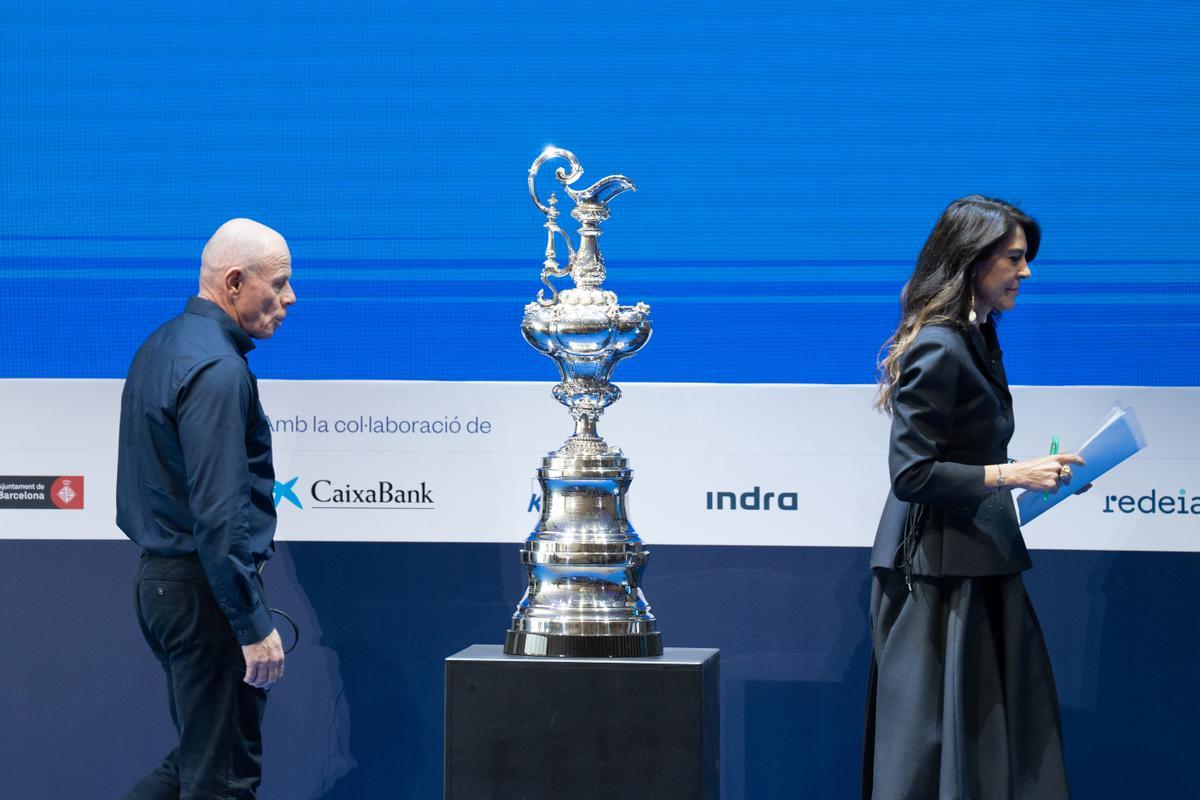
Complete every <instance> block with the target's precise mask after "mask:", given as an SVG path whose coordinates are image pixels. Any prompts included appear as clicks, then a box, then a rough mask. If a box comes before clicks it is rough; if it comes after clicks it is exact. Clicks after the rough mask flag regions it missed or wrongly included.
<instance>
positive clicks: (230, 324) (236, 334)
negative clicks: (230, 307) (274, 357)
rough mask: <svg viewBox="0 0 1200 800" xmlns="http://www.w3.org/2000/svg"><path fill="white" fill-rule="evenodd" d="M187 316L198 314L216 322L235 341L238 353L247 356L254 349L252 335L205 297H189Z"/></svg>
mask: <svg viewBox="0 0 1200 800" xmlns="http://www.w3.org/2000/svg"><path fill="white" fill-rule="evenodd" d="M183 310H184V312H185V313H187V314H197V315H199V316H201V317H208V318H209V319H211V320H213V321H215V322H216V323H217V324H219V325H220V326H221V327H222V328H224V330H225V333H227V334H229V338H230V339H232V340H233V344H234V346H235V347H237V349H238V352H239V353H241V354H242V355H246V353H249V352H250V351H251V350H253V349H254V340H253V339H251V338H250V334H248V333H246V332H245V331H244V330H242V329H241V328H240V327H239V326H238V324H237V323H236V322H234V321H233V318H232V317H230V316H229V315H228V314H226V313H225V312H224V310H222V309H221V307H220V306H219V305H217V304H216V303H214V302H213V301H211V300H205V299H204V298H203V297H189V298H188V301H187V305H185V306H184V307H183Z"/></svg>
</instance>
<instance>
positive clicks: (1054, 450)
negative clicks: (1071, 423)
mask: <svg viewBox="0 0 1200 800" xmlns="http://www.w3.org/2000/svg"><path fill="white" fill-rule="evenodd" d="M1050 455H1052V456H1056V455H1058V437H1057V436H1051V437H1050ZM1042 499H1043V500H1049V499H1050V493H1049V492H1042Z"/></svg>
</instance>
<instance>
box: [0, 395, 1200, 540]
mask: <svg viewBox="0 0 1200 800" xmlns="http://www.w3.org/2000/svg"><path fill="white" fill-rule="evenodd" d="M121 385H122V382H121V381H116V380H3V381H0V415H2V416H0V538H9V539H18V538H38V539H41V538H57V539H110V538H120V537H121V533H120V531H119V530H118V529H117V528H116V526H115V524H114V522H113V520H114V515H115V511H114V506H115V504H114V498H113V494H114V486H115V470H116V443H117V426H118V415H119V406H120V393H121ZM621 386H622V390H623V391H624V398H623V399H622V400H621V401H620V402H618V403H617V404H616V405H615V406H613V407H612V408H610V409H609V410H608V413H606V414H605V416H604V417H603V418H602V419H601V422H600V431H601V433H602V434H603V435H604V436H605V438H606V439H607V440H608V441H609V442H610V443H611V444H614V445H617V446H620V447H622V448H623V449H624V450H625V453H626V455H627V456H628V457H629V459H630V463H631V466H632V467H633V468H634V475H635V477H634V482H633V485H632V488H631V489H630V493H629V501H630V503H629V508H630V519H631V521H632V523H633V524H634V526H635V527H636V528H637V530H638V532H639V533H640V534H641V536H642V538H643V539H644V540H645V541H646V542H647V543H648V544H650V545H654V544H706V545H730V544H745V545H791V546H795V545H814V546H815V545H820V546H854V547H866V546H869V545H870V544H871V540H872V537H873V536H874V532H875V525H876V523H877V521H878V515H879V511H880V509H881V508H882V506H883V500H884V497H885V496H886V493H887V486H888V477H887V456H886V448H887V439H888V420H887V418H886V417H883V416H881V415H880V414H878V413H876V412H875V411H873V410H872V409H871V400H872V398H873V396H874V391H875V390H874V387H872V386H825V385H795V384H766V385H747V384H678V383H672V384H638V383H625V384H622V385H621ZM260 387H261V391H262V398H263V406H264V408H265V409H266V411H267V413H268V415H270V417H271V420H272V425H273V428H274V430H275V433H274V447H275V471H276V477H277V478H278V483H277V485H276V500H277V507H278V510H279V530H278V538H279V539H281V540H293V541H426V542H428V541H433V542H512V543H514V544H515V543H517V542H520V541H521V540H523V539H524V538H525V536H527V535H528V533H529V532H530V531H531V530H532V529H533V526H534V524H535V523H536V522H537V517H538V510H539V506H540V497H539V496H538V494H537V488H536V484H535V482H534V480H533V475H534V470H535V469H536V468H537V466H538V465H539V463H540V459H541V457H542V456H543V455H544V454H545V453H546V451H548V450H552V449H554V448H556V447H557V446H558V445H559V444H561V442H562V440H563V439H564V438H565V437H566V436H567V435H569V434H570V432H571V427H572V426H571V420H570V417H569V415H568V414H567V412H566V410H565V409H563V408H562V407H561V406H560V405H559V404H558V403H557V402H555V401H554V399H553V398H552V397H551V396H550V386H549V385H548V384H541V383H439V382H406V381H396V382H391V381H369V382H357V381H355V382H350V381H346V382H342V381H266V380H264V381H261V382H260ZM1013 395H1014V403H1015V406H1016V415H1017V421H1018V424H1017V434H1016V436H1015V437H1014V439H1013V442H1012V444H1011V446H1010V453H1011V454H1012V455H1013V456H1014V457H1017V458H1024V457H1031V456H1034V455H1039V454H1043V453H1045V452H1047V448H1048V444H1049V441H1050V437H1051V436H1052V435H1057V436H1058V437H1059V439H1060V440H1061V442H1062V445H1063V449H1064V451H1065V450H1067V449H1068V448H1070V447H1071V446H1073V445H1075V444H1078V443H1079V442H1080V441H1081V440H1082V439H1083V437H1085V436H1086V435H1087V433H1088V432H1089V431H1091V429H1092V428H1093V427H1094V426H1095V425H1096V423H1097V422H1099V421H1100V419H1102V418H1103V417H1104V415H1105V414H1106V413H1107V412H1108V410H1109V409H1110V408H1111V407H1112V405H1113V403H1114V402H1116V401H1120V402H1122V403H1125V404H1128V405H1132V406H1133V407H1134V408H1135V409H1136V410H1137V413H1138V416H1139V417H1140V418H1141V420H1142V422H1143V425H1144V427H1145V432H1146V436H1147V438H1148V439H1149V442H1150V445H1149V446H1148V447H1147V448H1146V449H1145V450H1144V451H1142V452H1141V453H1140V454H1138V455H1137V456H1136V457H1134V458H1133V459H1132V460H1131V461H1128V462H1126V463H1125V464H1122V465H1121V466H1119V467H1117V468H1116V469H1115V470H1113V471H1112V472H1110V473H1109V474H1108V475H1106V476H1105V477H1104V478H1103V479H1102V480H1101V481H1100V482H1099V483H1098V484H1097V485H1096V487H1095V488H1094V489H1093V490H1092V491H1091V492H1088V493H1087V494H1085V495H1082V496H1079V497H1074V498H1071V499H1069V500H1068V501H1066V502H1064V503H1063V504H1062V505H1060V506H1058V507H1056V508H1054V509H1053V510H1052V511H1050V512H1048V513H1047V514H1046V515H1045V516H1044V517H1041V518H1039V519H1037V520H1035V521H1034V522H1033V523H1031V524H1030V525H1029V526H1027V528H1026V529H1025V537H1026V540H1027V542H1028V543H1029V545H1030V546H1031V547H1034V548H1050V549H1081V550H1176V551H1200V426H1198V425H1197V424H1196V422H1195V414H1196V411H1195V410H1196V409H1197V408H1198V407H1200V389H1196V388H1138V387H1016V388H1014V390H1013Z"/></svg>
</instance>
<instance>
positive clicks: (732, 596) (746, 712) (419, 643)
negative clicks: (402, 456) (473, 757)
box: [0, 540, 1200, 800]
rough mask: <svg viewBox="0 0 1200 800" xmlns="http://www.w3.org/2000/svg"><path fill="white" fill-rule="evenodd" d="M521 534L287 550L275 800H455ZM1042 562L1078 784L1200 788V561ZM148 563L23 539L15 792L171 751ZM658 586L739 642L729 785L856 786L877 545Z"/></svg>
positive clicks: (693, 552)
mask: <svg viewBox="0 0 1200 800" xmlns="http://www.w3.org/2000/svg"><path fill="white" fill-rule="evenodd" d="M517 550H518V548H517V545H516V544H512V545H483V544H474V545H468V544H462V545H447V544H361V543H358V544H352V543H343V544H338V543H289V544H284V545H282V546H281V548H280V553H279V556H278V557H277V559H276V560H274V561H272V562H271V564H270V566H269V567H268V569H267V582H268V591H269V593H270V595H271V602H272V604H273V605H276V606H278V607H281V608H284V609H285V610H287V611H288V612H289V613H291V614H293V616H295V617H296V618H297V620H298V621H299V623H300V625H301V627H302V629H303V630H302V637H301V642H300V646H299V647H298V648H297V649H296V650H295V652H294V653H293V654H292V655H291V656H289V658H288V662H287V675H286V677H285V678H284V680H283V682H281V683H280V684H279V685H278V686H277V687H276V688H275V689H273V690H272V693H271V699H270V705H269V707H268V713H267V750H266V765H265V769H266V779H265V783H264V789H263V793H262V796H263V797H264V798H265V800H307V799H308V798H319V797H326V798H342V799H344V800H364V798H374V797H403V798H406V800H407V798H413V799H414V800H426V799H428V800H434V798H437V797H440V796H441V765H442V714H443V704H442V660H443V659H444V658H445V657H446V656H447V655H450V654H452V653H454V652H456V651H458V650H459V649H461V648H463V647H465V646H466V645H468V644H473V643H476V642H481V643H496V642H500V641H501V640H502V638H503V633H504V630H505V628H506V627H507V624H508V618H509V615H510V614H511V613H512V610H513V607H514V606H515V604H516V601H517V600H518V599H519V597H520V594H521V591H522V590H523V583H522V581H523V577H522V576H523V573H522V569H521V567H520V563H519V558H518V553H517ZM1034 559H1035V567H1034V569H1033V570H1032V571H1031V572H1029V573H1028V574H1027V582H1028V586H1029V591H1030V594H1031V596H1032V597H1033V600H1034V604H1035V606H1036V607H1037V610H1038V613H1039V616H1040V618H1041V621H1042V624H1043V626H1044V628H1045V632H1046V638H1047V641H1048V644H1049V647H1050V654H1051V658H1052V660H1053V663H1054V669H1055V674H1056V677H1057V680H1058V684H1059V693H1060V695H1061V698H1062V707H1063V716H1064V725H1065V737H1066V754H1067V760H1068V769H1069V770H1070V774H1071V778H1072V782H1073V786H1074V789H1075V792H1076V794H1077V795H1078V796H1080V797H1156V798H1157V797H1184V796H1188V792H1189V791H1190V789H1189V787H1190V786H1191V785H1192V782H1191V777H1190V769H1191V766H1190V764H1191V758H1192V755H1193V754H1194V753H1195V752H1196V750H1197V748H1198V747H1200V735H1198V734H1197V733H1196V729H1195V726H1194V724H1193V717H1194V716H1195V710H1196V709H1197V708H1200V687H1198V686H1197V683H1196V681H1195V680H1194V679H1193V677H1194V676H1193V671H1194V665H1195V664H1196V663H1197V662H1198V660H1200V643H1198V642H1197V640H1196V637H1195V636H1194V635H1193V634H1194V631H1195V623H1194V618H1193V617H1194V614H1193V613H1192V606H1193V603H1192V600H1191V593H1192V587H1193V586H1194V585H1195V584H1196V583H1197V581H1198V580H1200V554H1188V555H1181V554H1168V553H1155V554H1151V553H1095V552H1067V551H1038V552H1035V553H1034ZM136 560H137V552H136V548H135V547H133V546H132V545H130V544H127V543H123V542H31V541H19V540H18V541H3V542H0V631H3V633H4V637H5V646H4V648H2V649H0V675H3V676H4V680H3V682H2V683H0V708H3V709H4V724H3V726H2V727H0V737H2V739H0V767H2V768H3V772H4V775H5V781H6V782H5V791H6V792H8V794H5V795H4V796H6V797H14V798H21V800H62V798H69V797H115V796H119V795H120V793H121V792H122V791H123V790H124V789H125V788H127V786H128V785H130V784H132V783H133V781H134V780H135V779H136V778H137V777H138V775H139V773H141V772H143V771H146V770H148V769H149V768H150V766H151V765H152V764H153V763H155V761H156V759H157V758H158V757H160V756H161V755H162V753H163V752H165V751H166V750H167V749H168V748H169V745H170V734H171V728H170V721H169V718H168V716H167V709H166V698H165V696H164V695H165V689H164V685H163V680H162V677H161V673H160V672H159V670H158V665H157V663H156V662H154V660H153V658H152V657H151V655H150V653H149V651H148V649H147V648H146V646H145V644H144V643H143V642H142V641H141V637H140V634H139V632H138V630H137V625H136V622H135V620H134V616H133V610H132V602H131V601H132V575H133V571H134V569H135V562H136ZM646 588H647V594H648V596H649V598H650V600H651V602H652V603H653V604H654V607H655V612H656V613H657V614H658V615H659V617H660V619H661V621H662V629H663V631H664V641H665V642H666V644H667V645H668V646H715V647H719V648H721V677H722V686H721V692H722V709H721V720H722V778H723V787H724V795H723V796H724V797H725V798H726V800H743V799H745V800H771V799H773V798H780V800H783V798H788V800H792V799H794V798H797V797H811V798H815V799H820V800H827V798H833V797H850V796H853V795H854V793H855V791H856V789H855V787H856V786H857V781H858V774H859V758H860V754H861V736H862V716H863V708H864V689H865V682H866V676H867V670H868V668H869V665H870V648H869V641H868V638H867V630H866V607H867V600H868V570H867V551H865V550H862V549H857V548H844V549H843V548H767V547H763V548H745V547H726V548H718V547H655V548H653V553H652V556H651V559H650V567H649V569H648V570H647V582H646ZM530 702H536V698H531V699H530ZM530 735H536V732H535V731H531V732H530Z"/></svg>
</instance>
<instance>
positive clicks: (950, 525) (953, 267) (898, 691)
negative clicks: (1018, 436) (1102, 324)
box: [863, 195, 1082, 800]
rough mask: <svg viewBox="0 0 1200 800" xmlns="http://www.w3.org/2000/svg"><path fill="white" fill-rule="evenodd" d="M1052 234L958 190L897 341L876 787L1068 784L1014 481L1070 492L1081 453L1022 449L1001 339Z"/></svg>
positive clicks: (895, 791)
mask: <svg viewBox="0 0 1200 800" xmlns="http://www.w3.org/2000/svg"><path fill="white" fill-rule="evenodd" d="M1040 242H1041V229H1040V228H1039V227H1038V224H1037V222H1035V221H1034V220H1033V219H1032V218H1031V217H1029V216H1028V215H1026V214H1025V213H1023V212H1022V211H1021V210H1020V209H1018V208H1016V207H1014V206H1012V205H1010V204H1008V203H1005V202H1002V201H999V200H992V199H989V198H985V197H981V196H979V195H972V196H970V197H964V198H962V199H960V200H955V201H954V202H953V203H951V204H950V205H949V207H947V208H946V210H945V212H943V213H942V216H941V218H940V219H938V221H937V224H936V225H935V226H934V228H933V232H932V233H931V234H930V235H929V238H928V240H927V241H926V242H925V245H924V247H923V248H922V249H921V253H920V256H919V257H918V259H917V265H916V269H915V270H914V271H913V274H912V277H911V278H910V279H909V281H908V284H907V285H906V286H905V288H904V292H903V294H902V295H901V305H902V314H901V319H900V324H899V326H898V327H897V328H896V331H895V333H894V334H893V335H892V337H891V338H890V339H889V340H888V342H887V343H886V345H885V348H884V351H883V357H882V360H881V363H880V391H879V397H878V401H877V405H878V406H879V407H880V408H881V409H882V410H884V411H885V412H887V413H890V414H891V416H892V431H891V442H890V448H889V452H888V466H889V469H890V471H891V479H892V489H891V491H890V492H889V493H888V498H887V502H886V505H885V507H884V511H883V515H882V517H881V519H880V523H879V529H878V531H877V532H876V536H875V547H874V549H873V550H872V553H871V567H872V569H873V571H874V578H873V582H872V593H871V619H870V625H871V642H872V649H873V655H874V659H873V663H872V667H871V679H870V687H869V698H868V708H867V730H866V744H865V751H864V768H863V797H864V798H872V800H892V799H893V798H895V799H896V800H902V799H903V800H926V799H927V798H929V799H932V798H939V799H940V800H950V799H951V798H954V799H955V800H966V799H967V798H971V800H983V799H985V798H986V799H990V798H997V800H1000V799H1001V798H1002V799H1003V800H1035V799H1037V800H1041V799H1042V798H1045V800H1062V798H1066V797H1068V796H1069V791H1068V789H1067V777H1066V771H1065V769H1064V766H1063V753H1062V728H1061V723H1060V720H1059V709H1058V697H1057V694H1056V691H1055V688H1054V677H1053V675H1052V673H1051V669H1050V660H1049V657H1048V656H1047V653H1046V646H1045V643H1044V641H1043V639H1042V632H1041V628H1040V627H1039V625H1038V621H1037V617H1036V616H1035V614H1034V612H1033V607H1032V606H1031V605H1030V603H1029V599H1028V597H1027V596H1026V594H1025V586H1024V583H1023V581H1022V579H1021V573H1022V572H1023V571H1024V570H1026V569H1029V567H1030V566H1031V564H1030V561H1029V553H1028V551H1027V550H1026V548H1025V542H1024V540H1023V539H1022V537H1021V531H1020V527H1019V523H1018V522H1017V516H1016V510H1015V508H1014V506H1013V501H1012V497H1011V496H1010V490H1012V489H1033V490H1037V491H1057V489H1058V487H1059V486H1060V485H1061V482H1063V481H1069V480H1070V475H1071V471H1070V469H1071V468H1070V465H1071V464H1080V463H1082V460H1081V459H1080V458H1079V457H1078V456H1076V455H1073V454H1062V455H1051V456H1045V457H1042V458H1035V459H1031V460H1029V461H1018V462H1010V461H1009V459H1008V451H1007V447H1008V442H1009V440H1010V439H1011V438H1012V434H1013V412H1012V397H1011V395H1010V394H1009V391H1008V380H1007V377H1006V376H1005V373H1004V363H1003V361H1002V359H1001V351H1000V345H999V342H998V340H997V338H996V321H997V318H998V316H999V315H1000V314H1001V313H1002V312H1007V311H1010V310H1011V309H1012V308H1013V306H1014V305H1015V303H1016V301H1017V295H1018V291H1019V289H1020V285H1021V282H1022V281H1024V280H1025V279H1026V278H1029V277H1030V276H1031V274H1032V273H1031V272H1030V269H1029V262H1031V261H1033V260H1034V258H1035V257H1036V256H1037V252H1038V246H1039V244H1040Z"/></svg>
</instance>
